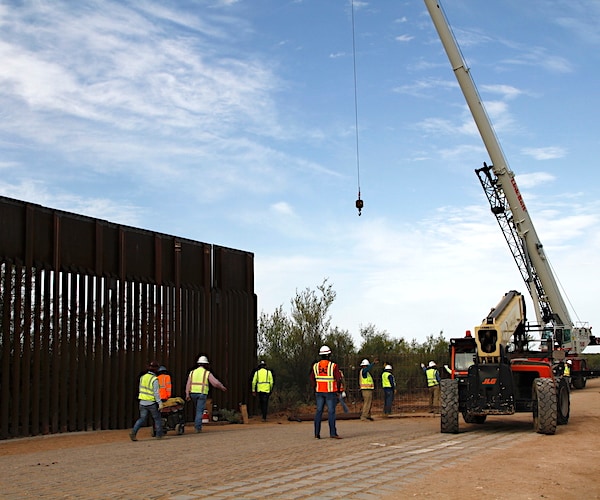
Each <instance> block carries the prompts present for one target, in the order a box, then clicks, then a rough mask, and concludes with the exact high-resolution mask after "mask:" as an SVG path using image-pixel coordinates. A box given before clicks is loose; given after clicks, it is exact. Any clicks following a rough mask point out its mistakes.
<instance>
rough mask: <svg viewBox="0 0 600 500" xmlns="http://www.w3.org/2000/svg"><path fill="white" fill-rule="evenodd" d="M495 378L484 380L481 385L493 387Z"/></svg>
mask: <svg viewBox="0 0 600 500" xmlns="http://www.w3.org/2000/svg"><path fill="white" fill-rule="evenodd" d="M496 380H498V379H496V378H489V377H488V378H484V379H483V382H481V383H482V384H483V385H494V384H495V383H496Z"/></svg>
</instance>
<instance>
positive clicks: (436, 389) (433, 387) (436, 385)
mask: <svg viewBox="0 0 600 500" xmlns="http://www.w3.org/2000/svg"><path fill="white" fill-rule="evenodd" d="M421 368H422V369H423V371H424V372H425V377H427V387H428V389H429V413H439V406H440V372H439V371H438V369H437V366H436V365H435V361H430V362H429V365H427V366H425V364H423V363H421Z"/></svg>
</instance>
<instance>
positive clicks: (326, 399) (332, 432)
mask: <svg viewBox="0 0 600 500" xmlns="http://www.w3.org/2000/svg"><path fill="white" fill-rule="evenodd" d="M315 394H316V397H317V413H315V436H321V418H322V417H323V409H324V408H325V403H327V417H328V418H327V421H328V422H329V436H330V437H331V436H337V430H336V428H335V405H336V404H337V402H338V396H337V393H335V392H317V393H315Z"/></svg>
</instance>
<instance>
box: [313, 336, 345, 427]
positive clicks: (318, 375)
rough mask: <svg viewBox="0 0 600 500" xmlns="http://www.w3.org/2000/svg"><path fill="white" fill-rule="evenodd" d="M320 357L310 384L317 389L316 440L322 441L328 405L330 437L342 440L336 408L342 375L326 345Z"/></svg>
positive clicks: (320, 350) (314, 366)
mask: <svg viewBox="0 0 600 500" xmlns="http://www.w3.org/2000/svg"><path fill="white" fill-rule="evenodd" d="M319 357H320V358H321V359H320V360H319V361H317V362H316V363H315V364H314V365H313V367H312V370H311V372H310V382H311V385H312V387H313V388H314V389H315V396H316V400H317V411H316V413H315V422H314V423H315V438H316V439H321V419H322V417H323V409H324V408H325V404H327V417H328V418H327V420H328V423H329V437H330V438H332V439H342V438H341V436H339V435H338V433H337V429H336V425H335V407H336V405H337V402H338V393H339V392H340V391H341V389H342V387H343V386H342V375H341V373H340V369H339V367H338V365H337V364H336V363H334V362H333V361H331V360H330V359H329V358H330V357H331V349H330V348H329V347H328V346H326V345H324V346H323V347H321V349H319Z"/></svg>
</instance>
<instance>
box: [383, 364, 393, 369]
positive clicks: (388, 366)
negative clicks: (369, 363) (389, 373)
mask: <svg viewBox="0 0 600 500" xmlns="http://www.w3.org/2000/svg"><path fill="white" fill-rule="evenodd" d="M391 369H392V365H385V368H384V370H391Z"/></svg>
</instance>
